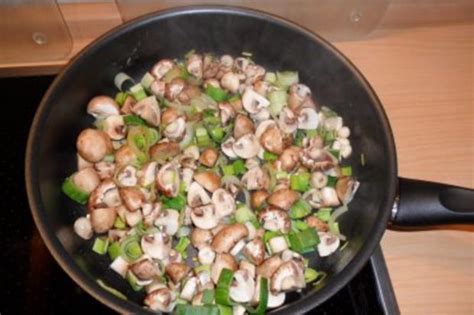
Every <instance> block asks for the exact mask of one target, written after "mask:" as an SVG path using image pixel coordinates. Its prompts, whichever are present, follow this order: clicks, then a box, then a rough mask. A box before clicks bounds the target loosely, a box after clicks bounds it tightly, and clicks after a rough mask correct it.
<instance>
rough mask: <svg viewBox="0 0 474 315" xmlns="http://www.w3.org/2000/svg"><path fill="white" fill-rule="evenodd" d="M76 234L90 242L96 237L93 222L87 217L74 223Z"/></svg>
mask: <svg viewBox="0 0 474 315" xmlns="http://www.w3.org/2000/svg"><path fill="white" fill-rule="evenodd" d="M74 232H76V234H77V235H79V236H80V237H81V238H83V239H85V240H89V239H91V238H92V236H93V235H94V232H93V231H92V225H91V221H90V220H89V218H87V217H80V218H78V219H77V220H76V221H74Z"/></svg>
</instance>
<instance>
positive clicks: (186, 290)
mask: <svg viewBox="0 0 474 315" xmlns="http://www.w3.org/2000/svg"><path fill="white" fill-rule="evenodd" d="M197 290H198V279H197V278H196V277H191V278H189V279H188V280H186V282H185V283H184V285H183V289H182V290H181V294H180V295H179V297H180V298H181V299H183V300H186V301H191V300H192V299H193V297H194V295H195V294H196V293H197Z"/></svg>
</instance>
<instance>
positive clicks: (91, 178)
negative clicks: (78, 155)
mask: <svg viewBox="0 0 474 315" xmlns="http://www.w3.org/2000/svg"><path fill="white" fill-rule="evenodd" d="M71 180H72V182H73V183H74V185H76V187H78V188H79V189H80V190H82V191H83V192H86V193H91V192H92V191H94V189H96V188H97V186H99V184H100V178H99V175H98V174H97V172H96V171H95V170H94V169H93V168H91V167H89V168H84V169H82V170H80V171H78V172H76V173H74V174H73V175H72V176H71Z"/></svg>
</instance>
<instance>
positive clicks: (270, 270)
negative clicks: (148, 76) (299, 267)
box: [257, 255, 283, 279]
mask: <svg viewBox="0 0 474 315" xmlns="http://www.w3.org/2000/svg"><path fill="white" fill-rule="evenodd" d="M282 263H283V261H282V260H281V258H280V256H278V255H274V256H271V257H269V258H267V259H265V260H264V261H263V263H261V264H260V265H259V266H258V267H257V275H260V276H262V277H265V278H267V279H270V278H271V277H272V275H273V274H274V273H275V271H277V269H278V268H279V267H280V266H281V264H282Z"/></svg>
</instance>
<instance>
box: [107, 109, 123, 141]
mask: <svg viewBox="0 0 474 315" xmlns="http://www.w3.org/2000/svg"><path fill="white" fill-rule="evenodd" d="M102 126H103V127H102V128H103V130H104V132H105V133H106V134H107V135H108V136H109V137H110V139H112V140H122V139H123V138H125V134H126V126H125V123H124V122H123V116H119V115H113V116H109V117H107V118H106V119H105V120H104V122H103V125H102Z"/></svg>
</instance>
